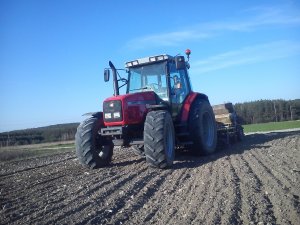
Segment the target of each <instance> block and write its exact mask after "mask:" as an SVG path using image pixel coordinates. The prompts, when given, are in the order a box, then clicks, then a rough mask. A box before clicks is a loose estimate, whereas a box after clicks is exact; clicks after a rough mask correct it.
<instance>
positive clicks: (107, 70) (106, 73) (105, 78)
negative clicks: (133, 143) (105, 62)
mask: <svg viewBox="0 0 300 225" xmlns="http://www.w3.org/2000/svg"><path fill="white" fill-rule="evenodd" d="M109 75H110V71H109V69H105V70H104V81H105V82H107V81H109Z"/></svg>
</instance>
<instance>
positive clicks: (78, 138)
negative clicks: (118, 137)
mask: <svg viewBox="0 0 300 225" xmlns="http://www.w3.org/2000/svg"><path fill="white" fill-rule="evenodd" d="M101 127H103V119H102V114H100V115H99V116H98V118H97V117H91V118H88V119H86V120H84V121H83V122H82V123H81V124H80V125H79V126H78V128H77V132H76V135H75V145H76V154H77V157H78V159H79V161H80V163H81V164H82V165H84V166H86V167H88V168H91V169H95V168H100V167H104V166H107V165H108V164H109V163H110V162H111V159H112V155H113V144H112V143H111V142H108V141H106V140H104V139H103V137H102V136H101V135H100V134H98V131H99V130H100V129H101Z"/></svg>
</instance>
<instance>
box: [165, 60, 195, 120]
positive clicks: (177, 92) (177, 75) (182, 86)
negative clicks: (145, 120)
mask: <svg viewBox="0 0 300 225" xmlns="http://www.w3.org/2000/svg"><path fill="white" fill-rule="evenodd" d="M169 72H170V101H171V104H172V117H173V118H174V119H176V118H177V116H178V115H179V114H180V111H181V107H182V105H183V102H184V100H185V98H186V97H187V96H188V94H189V93H190V87H189V85H188V80H187V79H188V76H187V71H186V69H180V70H177V69H176V66H175V63H172V62H171V63H169Z"/></svg>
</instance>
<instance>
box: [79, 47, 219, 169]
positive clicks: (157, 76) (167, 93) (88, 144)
mask: <svg viewBox="0 0 300 225" xmlns="http://www.w3.org/2000/svg"><path fill="white" fill-rule="evenodd" d="M186 54H187V58H188V59H189V55H190V50H187V51H186ZM109 65H110V69H105V70H104V80H105V81H106V82H107V81H109V78H110V72H112V77H113V87H114V96H112V97H109V98H107V99H106V100H105V101H104V102H103V112H97V113H90V114H89V115H90V118H88V119H86V120H84V121H83V122H82V123H81V124H80V125H79V126H78V128H77V133H76V137H75V139H76V153H77V156H78V158H79V161H80V162H81V164H83V165H85V166H87V167H89V168H99V167H104V166H107V165H108V164H109V163H110V162H111V160H112V155H113V149H114V146H126V147H130V146H131V147H132V149H133V150H134V151H135V152H136V153H137V154H139V155H141V156H143V157H145V158H146V161H147V162H148V163H149V164H150V165H152V166H154V167H158V168H166V167H170V166H171V165H172V164H173V161H174V157H175V148H181V147H183V148H185V149H190V151H192V152H193V153H194V154H196V155H202V154H204V155H206V154H210V153H213V152H214V151H215V148H216V144H217V126H216V122H215V115H214V113H213V110H212V107H211V105H210V103H209V100H208V97H207V96H206V95H205V94H201V93H197V92H193V91H192V87H191V83H190V78H189V75H188V69H189V67H190V66H189V63H188V61H186V60H185V57H184V56H180V55H177V56H170V55H165V54H163V55H157V56H151V57H146V58H142V59H137V60H133V61H129V62H126V72H127V73H128V79H125V78H121V77H120V75H119V74H118V70H117V69H116V68H115V66H114V65H113V64H112V62H109ZM120 82H123V84H122V85H121V86H119V83H120ZM123 86H126V88H127V89H126V94H124V95H120V94H119V89H120V88H121V87H123Z"/></svg>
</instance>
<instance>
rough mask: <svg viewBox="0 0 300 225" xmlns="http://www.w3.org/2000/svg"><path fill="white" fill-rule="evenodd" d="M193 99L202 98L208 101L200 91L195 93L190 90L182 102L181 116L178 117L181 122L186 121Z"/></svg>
mask: <svg viewBox="0 0 300 225" xmlns="http://www.w3.org/2000/svg"><path fill="white" fill-rule="evenodd" d="M195 99H204V100H206V101H209V100H208V97H207V96H206V95H205V94H201V93H197V92H191V93H190V94H189V95H188V96H187V98H186V99H185V101H184V102H183V106H182V111H181V117H180V121H181V122H188V119H189V114H190V110H191V107H192V105H193V102H194V101H195Z"/></svg>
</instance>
